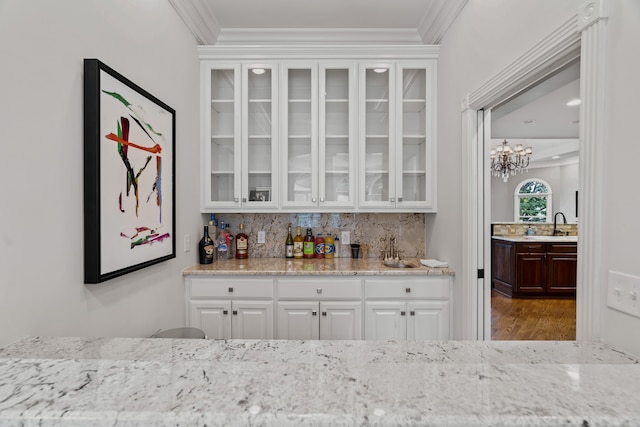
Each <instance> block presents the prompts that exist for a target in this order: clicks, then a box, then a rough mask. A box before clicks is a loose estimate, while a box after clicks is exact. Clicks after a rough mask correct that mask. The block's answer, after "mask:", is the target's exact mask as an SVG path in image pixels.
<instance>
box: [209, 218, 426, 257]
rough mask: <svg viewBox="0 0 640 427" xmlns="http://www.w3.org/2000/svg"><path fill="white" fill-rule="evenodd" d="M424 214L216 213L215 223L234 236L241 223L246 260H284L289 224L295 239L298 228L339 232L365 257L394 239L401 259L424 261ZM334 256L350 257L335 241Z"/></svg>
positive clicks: (303, 232)
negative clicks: (358, 246) (245, 237)
mask: <svg viewBox="0 0 640 427" xmlns="http://www.w3.org/2000/svg"><path fill="white" fill-rule="evenodd" d="M425 215H426V214H423V213H388V214H387V213H291V214H285V213H282V214H265V213H255V214H250V213H245V214H217V215H216V219H217V220H218V221H220V220H223V221H224V222H225V223H228V224H231V228H230V230H231V233H232V234H233V235H235V234H237V233H238V230H239V225H240V223H243V224H244V230H245V233H247V234H248V235H249V257H255V258H280V257H284V242H285V240H286V238H287V225H288V224H289V223H291V225H292V234H293V235H294V236H295V233H296V226H297V225H299V226H300V228H301V229H302V235H304V234H305V232H306V229H307V228H309V227H310V228H311V229H312V231H313V235H314V236H315V235H316V234H317V233H322V234H323V235H324V236H326V235H327V234H333V235H335V236H338V237H340V234H341V232H342V231H348V232H350V234H351V243H360V244H361V245H362V252H363V255H364V253H365V252H366V256H367V257H368V258H376V257H380V256H381V251H382V250H383V249H384V248H386V247H387V245H388V241H389V240H388V239H389V237H391V236H394V237H397V239H398V240H397V241H398V249H399V250H401V251H402V257H403V258H424V251H425V247H426V245H425V238H426V236H425ZM202 217H203V223H204V224H207V223H208V221H209V215H208V214H203V215H202ZM258 231H264V232H265V236H266V242H265V243H264V244H262V243H261V244H258ZM336 256H338V257H350V256H351V250H350V248H349V245H343V244H341V243H339V242H338V241H336Z"/></svg>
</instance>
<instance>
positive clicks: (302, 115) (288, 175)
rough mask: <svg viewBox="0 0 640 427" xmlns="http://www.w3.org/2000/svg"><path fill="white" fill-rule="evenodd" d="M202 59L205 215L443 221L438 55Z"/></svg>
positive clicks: (426, 51) (211, 50) (298, 52)
mask: <svg viewBox="0 0 640 427" xmlns="http://www.w3.org/2000/svg"><path fill="white" fill-rule="evenodd" d="M200 50H201V88H202V92H201V93H202V101H201V102H202V115H201V123H202V149H201V155H202V165H201V167H202V182H201V192H202V193H201V194H202V203H201V206H202V211H203V212H251V211H260V212H322V211H331V212H357V211H362V212H435V211H436V168H435V167H436V141H435V137H436V129H435V124H436V120H435V106H436V68H437V59H436V58H437V48H435V47H429V46H422V47H420V46H404V47H403V48H398V47H396V48H393V49H392V48H388V47H382V46H380V47H371V46H368V47H358V48H356V47H341V48H339V47H335V48H332V49H330V50H327V49H326V47H325V48H323V47H318V46H315V47H314V46H305V47H304V48H302V47H288V48H273V47H270V48H267V47H265V48H253V49H251V48H249V47H233V48H231V47H229V46H226V47H222V46H221V47H212V46H210V47H203V48H201V49H200ZM316 51H317V52H316ZM316 53H317V54H316ZM258 58H260V59H258ZM314 58H318V59H314ZM377 58H384V59H377ZM416 58H421V59H416ZM262 61H265V62H262Z"/></svg>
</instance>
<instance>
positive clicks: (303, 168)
mask: <svg viewBox="0 0 640 427" xmlns="http://www.w3.org/2000/svg"><path fill="white" fill-rule="evenodd" d="M281 76H282V77H281V80H280V85H281V94H282V100H283V103H284V105H282V106H281V108H282V114H283V117H282V138H281V143H282V147H283V149H282V152H283V156H284V158H283V163H284V171H283V174H282V181H283V191H282V193H283V194H282V205H283V206H285V207H297V208H309V207H315V206H317V204H318V161H317V152H318V119H317V117H318V67H317V65H314V64H291V63H287V64H284V65H283V67H282V72H281Z"/></svg>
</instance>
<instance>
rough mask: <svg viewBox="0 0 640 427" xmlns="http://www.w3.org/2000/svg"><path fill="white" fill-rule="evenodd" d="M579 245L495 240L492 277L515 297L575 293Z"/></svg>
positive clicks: (499, 289) (496, 286) (499, 290)
mask: <svg viewBox="0 0 640 427" xmlns="http://www.w3.org/2000/svg"><path fill="white" fill-rule="evenodd" d="M576 250H577V244H576V243H573V242H553V243H549V242H513V241H508V240H501V239H493V241H492V254H491V263H492V266H491V278H492V284H493V287H494V289H495V290H497V291H498V292H501V293H503V294H505V295H507V296H511V297H560V296H575V292H576V271H577V251H576Z"/></svg>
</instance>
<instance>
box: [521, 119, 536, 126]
mask: <svg viewBox="0 0 640 427" xmlns="http://www.w3.org/2000/svg"><path fill="white" fill-rule="evenodd" d="M535 122H536V121H535V120H523V121H522V123H524V124H525V125H532V124H534V123H535Z"/></svg>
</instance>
